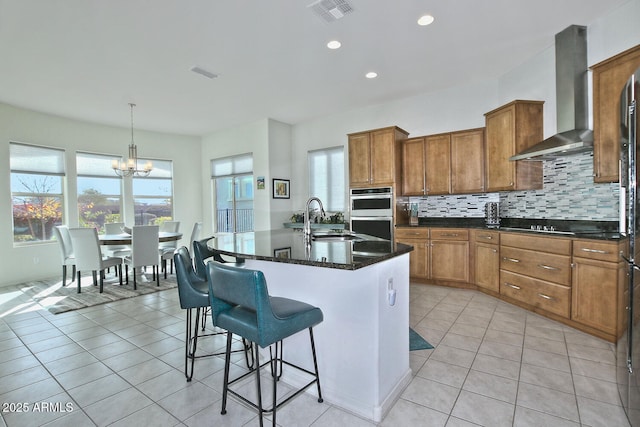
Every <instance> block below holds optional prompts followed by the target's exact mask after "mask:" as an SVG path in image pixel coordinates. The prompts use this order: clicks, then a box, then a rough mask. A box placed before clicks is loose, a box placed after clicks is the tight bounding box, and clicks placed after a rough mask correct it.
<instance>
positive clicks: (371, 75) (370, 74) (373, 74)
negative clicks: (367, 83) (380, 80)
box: [364, 71, 378, 79]
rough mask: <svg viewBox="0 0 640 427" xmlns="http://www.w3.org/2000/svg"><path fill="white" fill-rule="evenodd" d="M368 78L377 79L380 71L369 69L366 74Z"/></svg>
mask: <svg viewBox="0 0 640 427" xmlns="http://www.w3.org/2000/svg"><path fill="white" fill-rule="evenodd" d="M364 76H365V77H366V78H368V79H375V78H376V77H378V73H376V72H374V71H369V72H368V73H367V74H365V75H364Z"/></svg>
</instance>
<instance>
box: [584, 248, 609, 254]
mask: <svg viewBox="0 0 640 427" xmlns="http://www.w3.org/2000/svg"><path fill="white" fill-rule="evenodd" d="M581 250H582V251H583V252H590V253H594V254H608V253H609V251H602V250H600V249H589V248H582V249H581Z"/></svg>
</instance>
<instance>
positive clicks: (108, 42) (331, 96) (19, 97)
mask: <svg viewBox="0 0 640 427" xmlns="http://www.w3.org/2000/svg"><path fill="white" fill-rule="evenodd" d="M626 1H627V0H608V1H602V0H562V1H557V0H536V1H531V0H485V1H478V0H448V1H435V0H431V1H425V0H422V1H419V0H394V1H384V2H383V1H377V0H349V3H350V5H351V6H352V7H353V12H352V13H350V14H348V15H345V16H344V17H343V18H342V19H340V20H337V21H334V22H331V23H327V22H325V21H324V20H322V19H321V18H320V17H319V16H317V15H316V14H314V13H313V12H312V10H311V9H310V8H308V7H307V6H308V5H309V4H311V3H312V2H313V0H226V1H221V0H217V1H216V0H188V1H180V0H109V1H105V0H59V1H42V0H0V58H1V61H2V66H0V102H3V103H7V104H11V105H15V106H19V107H23V108H27V109H32V110H36V111H41V112H45V113H51V114H55V115H59V116H63V117H69V118H73V119H79V120H85V121H90V122H96V123H101V124H107V125H115V126H123V127H128V126H129V120H130V111H129V106H128V105H127V104H128V103H129V102H134V103H136V104H137V107H136V109H135V111H134V125H135V127H136V129H147V130H155V131H160V132H169V133H178V134H185V135H203V134H207V133H210V132H213V131H216V130H218V129H223V128H228V127H232V126H236V125H239V124H243V123H247V122H252V121H255V120H258V119H263V118H272V119H276V120H279V121H282V122H285V123H290V124H295V123H299V122H302V121H305V120H308V119H311V118H314V117H320V116H326V115H330V114H334V113H338V112H341V111H346V110H350V109H354V108H359V107H363V106H366V105H371V104H378V103H384V102H388V101H391V100H394V99H398V98H403V97H407V96H411V95H415V94H418V93H426V92H430V91H436V90H441V89H444V88H447V87H452V86H455V85H458V84H460V82H461V81H463V80H464V81H466V82H469V81H471V80H478V81H483V80H487V79H492V78H496V77H498V76H500V75H502V74H504V73H505V72H507V71H509V70H510V69H512V68H513V67H515V66H517V65H519V64H522V63H523V62H524V61H525V60H527V59H528V58H530V57H532V56H534V55H536V54H538V53H539V52H541V51H543V50H545V49H547V48H549V47H550V46H552V45H553V41H554V35H555V34H556V33H557V32H559V31H561V30H563V29H564V28H566V27H567V26H569V25H571V24H579V25H589V24H590V23H592V22H593V21H595V20H596V19H597V18H598V17H600V16H602V15H604V14H606V13H608V12H609V11H611V10H613V9H614V8H616V7H618V6H619V5H621V4H623V3H625V2H626ZM423 14H431V15H433V16H434V17H435V22H434V23H433V24H431V25H430V26H427V27H421V26H418V25H417V24H416V21H417V19H418V18H419V17H420V16H421V15H423ZM333 39H337V40H339V41H341V43H342V47H341V48H340V49H338V50H329V49H327V47H326V44H327V42H328V41H330V40H333ZM193 66H199V67H202V68H204V69H206V70H209V71H211V72H213V73H215V74H218V75H219V77H218V78H216V79H213V80H212V79H208V78H206V77H204V76H202V75H199V74H196V73H193V72H191V71H190V69H191V68H192V67H193ZM372 70H373V71H376V72H377V73H378V77H377V78H376V79H366V78H365V77H364V75H365V73H366V72H368V71H372Z"/></svg>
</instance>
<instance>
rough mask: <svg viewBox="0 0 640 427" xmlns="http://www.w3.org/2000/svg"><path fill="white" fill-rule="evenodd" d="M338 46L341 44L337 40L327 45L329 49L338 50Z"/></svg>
mask: <svg viewBox="0 0 640 427" xmlns="http://www.w3.org/2000/svg"><path fill="white" fill-rule="evenodd" d="M340 46H342V43H340V42H339V41H338V40H331V41H330V42H329V43H327V47H328V48H329V49H340Z"/></svg>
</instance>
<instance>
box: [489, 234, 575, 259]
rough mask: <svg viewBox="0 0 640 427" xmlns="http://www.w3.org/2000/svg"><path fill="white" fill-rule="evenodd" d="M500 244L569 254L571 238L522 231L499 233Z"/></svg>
mask: <svg viewBox="0 0 640 427" xmlns="http://www.w3.org/2000/svg"><path fill="white" fill-rule="evenodd" d="M500 244H501V245H504V246H512V247H515V248H522V249H529V250H532V251H541V252H549V253H552V254H559V255H571V240H570V239H563V238H558V237H553V236H530V235H528V234H523V233H505V232H502V233H500Z"/></svg>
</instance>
